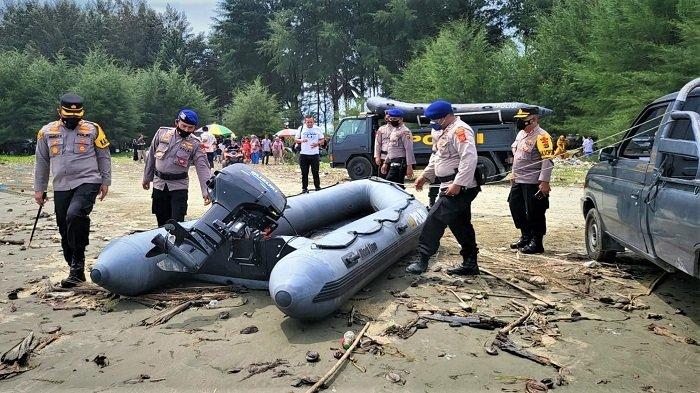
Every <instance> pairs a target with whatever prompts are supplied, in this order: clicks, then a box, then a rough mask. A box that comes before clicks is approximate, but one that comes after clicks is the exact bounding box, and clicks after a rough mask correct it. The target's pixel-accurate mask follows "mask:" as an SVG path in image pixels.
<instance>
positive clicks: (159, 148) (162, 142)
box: [142, 109, 211, 227]
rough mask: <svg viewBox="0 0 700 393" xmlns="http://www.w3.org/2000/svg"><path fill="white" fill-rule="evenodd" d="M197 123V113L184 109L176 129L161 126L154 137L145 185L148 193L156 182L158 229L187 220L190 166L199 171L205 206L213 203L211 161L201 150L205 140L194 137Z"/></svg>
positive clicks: (144, 177)
mask: <svg viewBox="0 0 700 393" xmlns="http://www.w3.org/2000/svg"><path fill="white" fill-rule="evenodd" d="M198 121H199V119H198V117H197V113H196V112H195V111H193V110H190V109H183V110H181V111H180V113H178V115H177V119H176V120H175V127H161V128H159V129H158V131H157V132H156V135H155V136H154V137H153V142H152V143H151V149H150V150H149V153H148V155H147V157H146V168H145V170H144V173H143V182H142V185H143V189H144V190H148V189H149V188H150V183H151V182H153V194H152V195H151V198H152V199H153V203H152V207H151V212H152V213H153V214H155V215H156V220H157V221H158V226H159V227H160V226H163V225H165V223H166V222H167V221H168V220H171V219H172V220H175V221H177V222H182V221H185V216H186V215H187V198H188V196H187V194H188V192H187V188H188V186H189V177H188V170H189V168H190V165H194V166H195V169H196V171H197V177H198V178H199V187H200V189H201V191H202V198H204V204H205V205H208V204H209V203H210V202H211V200H210V199H209V190H208V188H207V180H209V178H210V177H211V169H210V168H209V161H208V160H207V155H206V153H205V152H204V151H203V150H202V147H201V145H202V141H201V140H200V139H199V138H197V137H196V136H194V134H193V132H194V130H195V129H196V128H197V123H198Z"/></svg>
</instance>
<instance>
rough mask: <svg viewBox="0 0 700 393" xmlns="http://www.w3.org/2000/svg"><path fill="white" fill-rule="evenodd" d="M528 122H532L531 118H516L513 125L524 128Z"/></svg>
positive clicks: (520, 128)
mask: <svg viewBox="0 0 700 393" xmlns="http://www.w3.org/2000/svg"><path fill="white" fill-rule="evenodd" d="M530 124H532V120H523V119H518V120H516V121H515V126H516V127H518V129H519V130H524V129H525V127H527V126H529V125H530Z"/></svg>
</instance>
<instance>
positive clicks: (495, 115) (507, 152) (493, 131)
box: [329, 97, 552, 181]
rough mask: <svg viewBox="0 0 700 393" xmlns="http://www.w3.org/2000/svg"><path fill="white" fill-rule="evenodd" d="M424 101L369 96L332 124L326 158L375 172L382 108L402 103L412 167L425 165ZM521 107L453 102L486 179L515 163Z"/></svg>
mask: <svg viewBox="0 0 700 393" xmlns="http://www.w3.org/2000/svg"><path fill="white" fill-rule="evenodd" d="M426 106H427V104H412V103H404V102H400V101H394V100H389V99H385V98H382V97H373V98H370V100H369V101H368V102H367V107H368V108H369V109H370V110H371V112H369V113H364V114H361V115H359V116H352V117H346V118H344V119H342V120H341V121H340V123H339V124H338V127H337V128H336V129H335V132H334V133H333V136H332V137H331V140H330V145H329V156H330V157H329V161H330V164H331V167H332V168H346V169H347V171H348V175H350V178H351V179H353V180H357V179H364V178H367V177H369V176H372V175H373V174H374V175H376V174H377V173H378V170H379V168H378V167H377V165H376V164H375V162H374V158H373V157H374V138H375V135H376V132H377V130H378V129H379V127H380V126H381V125H382V124H383V123H384V111H385V110H386V109H389V108H401V109H403V110H404V112H405V113H406V116H405V117H404V123H405V124H406V126H407V127H408V128H409V129H411V131H412V133H413V152H414V154H415V156H416V167H424V166H425V165H427V164H428V160H429V159H430V154H431V153H432V144H433V141H432V137H431V135H430V128H429V127H427V125H428V123H429V120H428V119H427V118H425V117H423V109H424V108H425V107H426ZM521 107H530V105H528V104H522V103H517V102H514V103H497V104H455V105H454V110H455V114H456V115H460V116H461V117H462V120H464V121H466V122H467V123H468V124H469V125H470V126H471V127H472V129H473V130H474V136H475V139H476V148H477V151H478V153H479V158H478V160H479V164H482V165H483V168H484V175H485V176H486V178H487V179H488V181H495V180H500V179H502V178H503V177H504V176H505V175H500V176H497V175H498V174H504V173H506V172H508V171H509V170H510V167H511V164H512V163H513V154H512V153H511V144H512V143H513V141H514V140H515V137H516V135H517V134H518V130H517V128H516V127H515V123H514V121H513V119H512V115H513V114H514V113H515V112H516V111H517V109H518V108H521ZM551 113H552V111H551V110H550V109H547V108H540V114H541V116H546V115H549V114H551Z"/></svg>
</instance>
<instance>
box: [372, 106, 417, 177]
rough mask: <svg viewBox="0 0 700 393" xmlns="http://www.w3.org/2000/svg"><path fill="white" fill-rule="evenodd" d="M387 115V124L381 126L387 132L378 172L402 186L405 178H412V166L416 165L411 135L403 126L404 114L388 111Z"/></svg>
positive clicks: (399, 111) (394, 110)
mask: <svg viewBox="0 0 700 393" xmlns="http://www.w3.org/2000/svg"><path fill="white" fill-rule="evenodd" d="M387 115H388V116H389V118H388V120H389V123H388V124H386V125H384V126H382V127H386V129H387V130H388V141H387V142H386V143H385V146H386V158H385V160H384V162H383V163H382V166H381V168H380V172H381V173H382V174H383V175H385V176H386V179H387V180H389V181H392V182H395V183H401V184H403V183H404V179H405V178H406V177H407V176H408V177H409V178H412V177H413V165H414V164H415V163H416V157H415V156H414V155H413V134H412V133H411V130H409V129H408V127H406V125H405V124H403V117H404V112H403V111H402V110H401V109H389V110H388V111H387ZM377 135H378V136H379V135H382V134H379V133H377ZM382 138H384V136H383V135H382ZM383 142H384V141H383ZM375 143H376V142H375ZM375 155H376V151H375Z"/></svg>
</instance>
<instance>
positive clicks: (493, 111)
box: [367, 97, 554, 124]
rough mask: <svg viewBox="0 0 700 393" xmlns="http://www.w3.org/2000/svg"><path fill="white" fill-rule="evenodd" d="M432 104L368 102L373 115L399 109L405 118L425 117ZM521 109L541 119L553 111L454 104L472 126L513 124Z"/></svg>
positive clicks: (377, 99)
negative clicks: (532, 112)
mask: <svg viewBox="0 0 700 393" xmlns="http://www.w3.org/2000/svg"><path fill="white" fill-rule="evenodd" d="M428 105H430V104H419V103H410V102H402V101H397V100H392V99H390V98H384V97H371V98H369V99H368V100H367V108H368V109H369V110H370V111H371V112H372V113H378V114H384V112H385V111H386V110H388V109H393V108H398V109H401V110H403V111H404V112H405V116H406V117H409V116H423V111H424V110H425V108H427V107H428ZM519 109H529V110H531V111H532V110H533V109H534V110H535V112H537V113H538V114H539V116H540V117H544V116H549V115H551V114H553V113H554V111H553V110H551V109H548V108H545V107H542V106H537V105H530V104H524V103H522V102H496V103H486V104H452V111H453V112H454V113H455V114H456V115H461V116H462V117H463V120H465V121H466V122H467V123H470V124H501V123H513V122H515V118H514V117H513V116H514V115H515V114H516V113H518V110H519Z"/></svg>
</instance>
